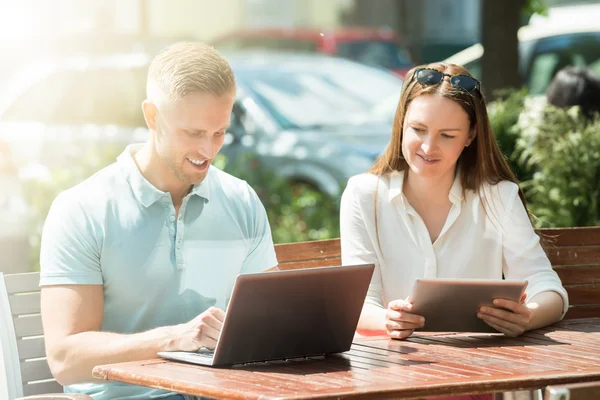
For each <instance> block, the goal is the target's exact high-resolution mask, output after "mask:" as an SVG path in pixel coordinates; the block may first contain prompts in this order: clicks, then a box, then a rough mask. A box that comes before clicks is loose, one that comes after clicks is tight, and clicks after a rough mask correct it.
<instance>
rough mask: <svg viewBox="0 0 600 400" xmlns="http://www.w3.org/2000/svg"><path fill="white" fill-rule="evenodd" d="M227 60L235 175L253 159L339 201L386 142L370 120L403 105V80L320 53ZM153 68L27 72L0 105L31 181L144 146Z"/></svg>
mask: <svg viewBox="0 0 600 400" xmlns="http://www.w3.org/2000/svg"><path fill="white" fill-rule="evenodd" d="M226 57H227V58H228V60H229V61H230V63H231V65H232V68H233V70H234V72H235V75H236V80H237V83H238V92H237V99H236V103H235V106H234V112H233V114H232V126H231V128H230V130H229V132H228V135H227V139H226V144H225V146H224V147H223V150H222V153H223V154H224V155H225V156H227V157H228V160H229V161H228V169H232V168H233V169H234V168H236V163H238V165H237V167H241V168H245V167H246V166H245V165H239V163H240V162H247V160H248V158H251V159H252V160H253V161H252V163H251V165H253V166H256V165H260V166H262V167H264V168H267V169H269V170H271V171H273V172H274V173H275V174H276V175H277V176H279V177H281V178H284V179H285V180H286V181H289V182H302V183H306V184H309V185H311V186H313V187H314V188H317V189H319V190H320V191H322V192H323V193H326V194H328V195H331V196H338V195H339V194H340V191H341V190H342V188H343V186H344V185H345V183H346V181H347V179H348V178H349V177H350V176H352V175H354V174H357V173H360V172H363V171H365V170H367V169H368V168H369V167H370V166H371V164H372V162H373V160H374V158H375V157H376V156H377V155H378V154H379V153H380V152H381V151H382V150H383V149H384V147H385V145H386V143H387V142H388V140H389V137H390V135H391V124H390V121H389V120H390V118H389V117H388V116H384V117H382V118H378V119H375V120H374V119H373V118H367V117H366V116H368V115H370V113H371V112H372V110H373V109H374V108H376V106H377V105H378V104H379V103H380V102H381V100H382V99H385V98H389V97H390V96H399V93H400V88H401V85H402V80H401V79H399V78H398V77H397V76H396V75H394V74H392V73H390V72H388V71H385V70H379V69H375V68H372V67H368V66H365V65H362V64H358V63H355V62H352V61H348V60H344V59H337V58H333V57H329V56H326V55H318V54H302V55H298V54H289V53H286V54H272V53H271V54H266V53H256V52H248V53H237V54H226ZM149 61H150V57H149V56H147V55H144V54H129V55H119V56H112V57H109V56H103V57H84V56H82V57H76V58H70V59H66V60H61V61H60V62H57V63H49V64H45V65H38V66H36V67H35V68H34V69H32V70H29V71H24V72H23V73H22V74H21V76H20V77H17V78H15V79H13V85H12V88H11V89H10V90H9V91H8V92H7V94H8V95H7V96H5V98H4V102H1V101H0V138H2V139H3V140H5V141H7V142H8V143H9V144H10V145H11V149H12V151H13V155H14V158H15V159H17V160H19V162H20V163H21V164H22V167H25V168H26V171H31V172H30V173H31V174H36V173H39V171H43V168H41V167H40V166H50V167H52V166H57V165H63V166H65V165H67V166H68V165H69V164H72V163H73V162H77V160H80V159H81V158H82V157H84V155H85V154H94V151H98V150H99V149H102V148H105V147H112V148H114V149H116V151H117V152H118V151H120V150H121V149H122V148H123V147H124V146H125V145H126V144H128V143H131V142H139V141H144V140H145V139H146V137H147V134H148V132H147V129H146V128H145V123H144V119H143V115H142V112H141V103H142V101H143V100H144V98H145V79H146V73H147V68H148V64H149ZM366 121H368V122H366ZM91 156H92V155H90V157H91ZM243 160H246V161H243ZM32 166H36V167H35V168H32ZM82 178H83V177H82Z"/></svg>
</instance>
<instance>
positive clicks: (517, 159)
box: [489, 91, 600, 227]
mask: <svg viewBox="0 0 600 400" xmlns="http://www.w3.org/2000/svg"><path fill="white" fill-rule="evenodd" d="M489 111H490V112H489V114H490V122H491V124H492V127H493V129H494V132H495V135H496V138H497V140H498V143H499V145H500V147H501V148H502V150H503V151H504V153H505V154H506V156H507V158H508V160H509V163H510V165H511V168H513V171H514V172H515V173H516V174H517V177H518V178H519V180H520V181H521V187H522V188H523V190H524V191H525V195H526V197H527V200H528V206H529V208H530V210H531V211H532V213H533V214H534V215H535V216H536V222H535V224H536V227H568V226H591V225H600V209H599V207H600V205H599V203H600V184H599V183H600V119H596V120H592V121H589V120H586V119H585V118H584V117H583V116H582V115H581V114H580V112H579V108H578V107H574V108H572V109H570V110H563V109H559V108H556V107H553V106H551V105H548V104H547V103H546V101H545V98H544V97H526V93H525V92H524V91H514V92H507V93H506V94H505V96H503V97H502V98H501V99H500V100H498V101H495V102H492V103H491V104H490V106H489Z"/></svg>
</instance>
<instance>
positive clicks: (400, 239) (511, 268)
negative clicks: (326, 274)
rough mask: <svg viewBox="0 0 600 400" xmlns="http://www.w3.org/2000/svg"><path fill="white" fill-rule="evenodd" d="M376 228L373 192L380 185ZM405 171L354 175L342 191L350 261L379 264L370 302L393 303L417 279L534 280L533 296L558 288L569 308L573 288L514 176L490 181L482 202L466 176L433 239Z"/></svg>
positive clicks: (344, 247) (344, 253)
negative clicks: (410, 197)
mask: <svg viewBox="0 0 600 400" xmlns="http://www.w3.org/2000/svg"><path fill="white" fill-rule="evenodd" d="M377 181H379V185H378V186H379V187H378V189H377V190H378V192H377V231H378V234H377V232H376V226H375V207H374V204H375V202H374V197H375V190H376V188H377ZM403 181H404V173H403V172H394V173H391V174H388V175H386V176H383V177H381V178H379V177H377V176H375V175H373V174H361V175H357V176H354V177H352V178H350V180H349V181H348V185H347V187H346V189H345V191H344V193H343V195H342V202H341V212H340V230H341V246H342V263H343V264H344V265H352V264H361V263H373V264H375V271H374V272H373V278H372V280H371V285H370V286H369V292H368V294H367V300H366V303H371V304H375V305H377V306H380V307H384V308H385V307H387V304H388V303H389V302H390V301H392V300H396V299H405V298H406V297H408V295H409V294H410V291H411V289H412V286H413V283H414V281H415V280H416V279H417V278H478V279H502V276H503V274H504V277H505V278H506V279H520V280H527V281H528V282H529V284H528V286H527V289H526V293H527V300H526V301H531V300H532V299H533V298H534V297H535V296H536V295H537V294H538V293H541V292H546V291H554V292H557V293H558V294H560V295H561V296H562V298H563V300H564V301H563V303H564V310H563V313H564V312H566V311H567V308H568V306H569V302H568V296H567V292H566V290H565V289H564V288H563V286H562V284H561V282H560V279H559V277H558V275H557V274H556V272H554V270H553V269H552V266H551V265H550V261H549V260H548V257H547V256H546V254H545V253H544V250H543V249H542V247H541V245H540V243H539V237H538V235H537V234H536V233H535V231H534V230H533V227H532V225H531V223H530V221H529V218H528V215H527V211H526V210H525V207H524V206H523V203H522V202H521V200H520V198H519V196H518V186H517V185H516V184H515V183H513V182H509V181H503V182H500V183H499V184H497V185H485V186H484V188H483V197H484V200H483V201H482V200H481V198H480V196H479V195H477V194H476V193H475V192H473V191H471V190H467V191H466V198H463V193H462V185H461V183H460V179H459V175H458V174H457V178H456V179H455V180H454V184H453V185H452V188H451V190H450V194H449V199H450V201H451V202H452V208H451V209H450V212H449V214H448V218H447V219H446V223H445V225H444V227H443V228H442V231H441V233H440V235H439V237H438V238H437V240H436V241H435V243H431V239H430V236H429V233H428V231H427V227H426V226H425V223H424V222H423V220H422V219H421V217H420V216H419V215H418V214H417V212H416V211H415V210H414V208H413V207H412V206H411V205H410V204H409V203H408V201H407V199H406V198H405V197H404V194H403V191H402V185H403Z"/></svg>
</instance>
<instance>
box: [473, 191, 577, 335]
mask: <svg viewBox="0 0 600 400" xmlns="http://www.w3.org/2000/svg"><path fill="white" fill-rule="evenodd" d="M493 190H494V191H495V190H497V192H491V193H490V199H491V200H492V201H491V203H490V207H491V209H492V210H491V212H494V211H495V210H501V212H500V213H498V217H499V220H500V229H501V231H502V246H503V251H502V254H503V264H504V266H503V273H504V277H505V278H506V279H518V280H526V281H527V282H528V285H527V290H526V295H527V297H526V299H525V300H526V301H525V302H524V303H518V302H514V301H508V300H497V303H496V302H494V305H495V306H497V307H501V308H494V307H483V309H482V310H480V314H481V317H482V319H484V320H485V321H486V322H487V323H488V324H489V325H492V326H493V327H494V328H496V329H498V330H500V331H501V332H504V333H505V334H507V335H510V336H516V335H520V334H521V333H523V332H524V331H526V330H530V329H537V328H541V327H544V326H547V325H550V324H552V323H554V322H557V321H559V320H560V319H561V318H562V316H563V315H564V313H565V312H566V310H567V308H568V306H569V304H568V295H567V292H566V290H565V289H564V287H563V286H562V283H561V281H560V279H559V277H558V275H557V274H556V272H555V271H554V270H553V269H552V265H551V264H550V260H548V257H547V255H546V253H545V252H544V250H543V249H542V246H541V245H540V240H539V237H538V235H537V234H536V233H535V231H534V229H533V226H532V224H531V221H530V220H529V215H528V214H527V210H526V209H525V206H524V205H523V203H522V201H521V199H520V198H519V187H518V186H517V184H515V183H512V182H506V181H504V182H501V183H499V184H498V185H496V186H495V187H494V188H493ZM489 211H490V210H488V212H489ZM502 308H504V309H508V310H510V311H505V310H503V309H502ZM499 328H500V329H499Z"/></svg>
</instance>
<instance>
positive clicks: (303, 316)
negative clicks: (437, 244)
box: [158, 264, 374, 367]
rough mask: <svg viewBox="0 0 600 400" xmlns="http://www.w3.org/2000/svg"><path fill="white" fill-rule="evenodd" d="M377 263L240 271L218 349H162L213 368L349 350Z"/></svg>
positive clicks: (179, 358) (167, 355) (163, 354)
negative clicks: (250, 272)
mask: <svg viewBox="0 0 600 400" xmlns="http://www.w3.org/2000/svg"><path fill="white" fill-rule="evenodd" d="M373 269H374V265H373V264H361V265H350V266H333V267H317V268H306V269H295V270H287V271H275V272H260V273H253V274H242V275H238V276H237V278H236V281H235V285H234V287H233V291H232V295H231V299H230V301H229V305H228V307H227V312H226V314H225V320H224V321H223V328H222V329H221V333H220V335H219V339H218V340H217V344H216V347H215V349H214V351H211V350H207V349H201V350H200V351H198V352H159V353H158V355H159V356H160V357H163V358H166V359H170V360H177V361H184V362H189V363H194V364H200V365H206V366H211V367H225V366H233V365H239V364H248V363H256V362H264V361H273V360H289V359H298V358H308V357H315V356H324V355H328V354H335V353H342V352H344V351H348V350H350V346H351V345H352V339H353V338H354V332H355V330H356V326H357V325H358V319H359V317H360V313H361V310H362V306H363V303H364V301H365V297H366V295H367V289H368V288H369V283H370V282H371V276H372V275H373Z"/></svg>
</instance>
